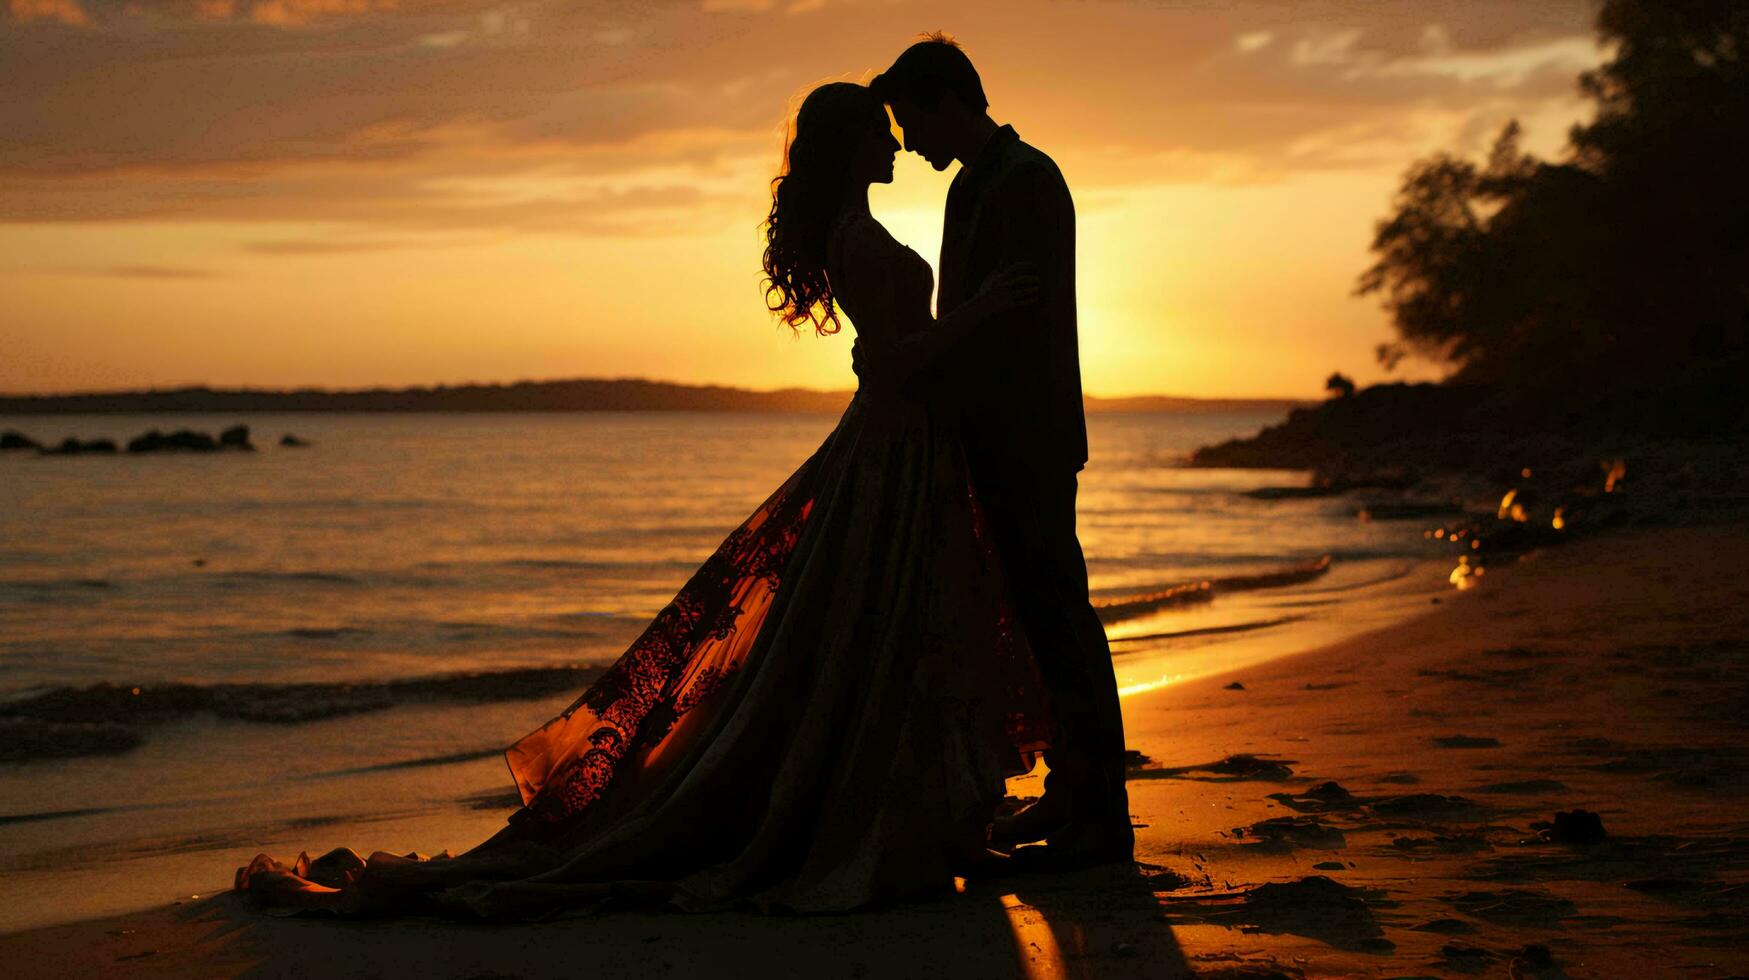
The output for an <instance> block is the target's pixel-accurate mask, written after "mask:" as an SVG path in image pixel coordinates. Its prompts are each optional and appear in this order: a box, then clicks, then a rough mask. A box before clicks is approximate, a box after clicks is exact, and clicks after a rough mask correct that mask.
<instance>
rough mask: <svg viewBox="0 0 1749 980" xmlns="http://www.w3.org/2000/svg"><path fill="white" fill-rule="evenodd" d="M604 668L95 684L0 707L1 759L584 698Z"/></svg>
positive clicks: (40, 694)
mask: <svg viewBox="0 0 1749 980" xmlns="http://www.w3.org/2000/svg"><path fill="white" fill-rule="evenodd" d="M601 671H602V668H601V667H593V666H578V665H570V666H562V667H526V668H519V669H514V670H500V671H485V672H478V673H465V674H442V675H437V676H432V677H414V678H404V679H399V680H389V681H376V682H363V683H351V684H339V683H332V684H328V683H302V684H296V683H293V684H156V685H142V686H129V685H122V684H96V685H92V686H90V687H79V688H73V687H61V688H54V689H52V690H48V691H41V692H37V693H33V694H29V695H26V696H23V697H20V698H16V699H14V700H11V701H9V702H6V703H3V704H0V762H28V761H36V760H45V759H56V758H70V757H74V756H85V755H108V754H114V753H118V752H125V751H127V750H129V749H132V748H135V747H136V746H138V745H140V744H141V743H142V742H144V741H145V732H146V729H148V728H150V727H152V726H155V725H161V724H164V723H167V722H170V721H174V720H177V719H181V718H187V717H190V716H192V715H200V714H205V715H212V716H214V717H218V718H225V719H230V720H234V721H246V722H259V723H269V724H297V723H301V722H310V721H319V720H322V719H325V718H336V717H340V716H343V715H353V714H360V713H363V712H367V711H380V710H383V709H385V708H390V707H394V706H396V705H400V704H409V703H416V702H429V701H449V702H461V703H474V704H479V703H486V702H492V701H518V700H528V699H533V698H541V697H546V696H549V695H553V694H558V693H562V692H565V691H578V692H581V691H582V690H583V689H584V688H586V687H587V686H588V685H589V684H590V683H591V682H593V681H594V680H595V679H596V678H597V677H599V676H600V675H601Z"/></svg>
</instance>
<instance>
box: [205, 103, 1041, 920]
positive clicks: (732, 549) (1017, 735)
mask: <svg viewBox="0 0 1749 980" xmlns="http://www.w3.org/2000/svg"><path fill="white" fill-rule="evenodd" d="M898 150H899V146H898V143H897V142H896V141H895V140H894V139H893V136H892V132H891V129H890V126H889V123H888V120H887V114H886V109H885V107H884V106H883V105H882V104H881V103H880V102H879V100H878V99H876V98H875V97H874V96H873V95H871V94H870V93H869V91H868V90H867V89H866V88H864V87H862V86H860V85H852V84H846V83H834V84H828V85H825V86H822V87H820V88H818V89H816V90H815V91H813V92H812V93H810V94H809V96H808V97H807V99H806V100H805V101H804V102H803V104H802V106H801V109H800V110H799V112H798V113H797V116H796V120H795V126H794V133H793V137H792V139H791V140H790V143H789V145H788V147H787V148H786V158H787V160H786V163H787V166H786V171H785V172H784V173H783V174H782V175H780V176H779V177H778V178H777V179H776V180H775V181H774V182H773V204H772V209H771V214H770V217H769V221H768V223H767V230H766V234H767V246H768V247H767V250H766V254H765V263H764V264H765V269H766V273H767V276H768V279H769V283H770V286H769V290H768V294H767V295H768V300H769V305H770V306H771V308H772V309H773V310H774V312H777V313H779V314H780V315H781V316H782V317H783V318H784V320H785V321H786V322H787V323H788V324H789V325H791V326H792V327H799V326H801V325H803V324H808V325H811V326H813V327H814V329H816V330H817V331H818V332H820V333H822V334H825V333H832V332H835V331H836V330H837V327H838V317H837V311H838V309H839V308H840V307H842V309H843V310H844V311H845V312H847V313H848V314H849V315H850V316H851V317H852V318H853V323H854V325H855V328H856V331H857V335H858V339H859V341H860V343H861V346H862V355H863V356H862V364H861V374H862V383H861V387H860V388H859V390H858V391H857V393H856V396H855V398H854V399H853V400H852V402H851V404H850V406H849V407H848V408H847V409H846V410H845V412H844V415H843V417H842V418H841V419H840V420H839V422H838V425H837V427H836V428H835V429H834V430H833V432H832V434H831V435H830V436H828V437H827V439H826V441H825V442H824V443H823V444H822V445H821V446H820V448H819V450H818V451H816V452H815V453H814V455H813V456H812V457H811V458H809V459H808V461H807V462H805V463H803V464H802V466H801V468H800V469H798V470H796V471H795V473H794V474H793V475H791V476H790V478H789V479H788V480H786V481H784V483H783V485H782V486H780V487H778V488H777V491H776V492H775V493H773V494H772V495H771V496H770V497H769V498H768V499H767V500H766V501H765V502H764V503H763V504H762V505H760V507H759V509H758V510H756V511H755V512H754V513H753V514H752V516H750V517H748V518H747V520H746V521H745V522H744V523H743V524H742V525H741V526H740V527H738V528H737V529H736V530H735V531H734V532H733V533H732V534H730V535H729V537H728V538H727V540H725V541H724V542H723V544H722V545H721V547H719V548H718V549H717V551H716V552H715V553H714V554H712V555H711V557H710V558H709V559H707V560H706V561H705V562H704V564H703V565H702V566H701V567H700V568H699V569H698V571H697V572H696V573H695V574H694V575H693V576H692V578H691V580H690V581H688V582H687V583H686V585H685V587H684V588H682V589H681V591H680V593H679V594H678V595H677V596H675V598H674V600H673V602H672V603H670V604H669V605H668V606H667V607H665V608H664V609H663V610H662V611H661V612H660V613H659V614H658V615H657V616H656V618H655V619H654V621H652V622H651V623H650V625H649V627H648V628H647V629H646V630H645V632H644V633H643V634H642V635H641V636H640V637H639V638H638V639H637V641H636V642H634V643H633V644H632V646H631V648H630V649H628V650H627V651H626V653H625V654H624V655H622V656H621V657H620V659H619V660H618V661H617V662H615V663H614V664H613V666H612V667H611V668H609V669H608V670H607V672H606V673H605V674H604V675H603V676H602V677H601V678H600V679H599V680H598V681H596V682H595V684H593V685H592V686H591V687H590V688H589V689H588V690H587V691H586V692H584V694H583V695H582V697H580V698H579V699H578V700H577V701H576V702H575V703H574V704H572V705H571V707H570V708H568V709H566V711H565V712H564V713H563V714H561V715H560V716H559V717H557V718H554V719H553V720H552V721H550V722H548V723H547V724H546V725H544V726H542V727H541V728H540V729H539V730H537V731H535V732H534V733H532V734H530V735H528V736H527V737H525V738H523V739H522V740H521V741H519V742H517V743H516V744H515V745H514V746H512V747H511V748H510V749H509V750H508V751H507V752H506V757H507V759H508V761H509V764H510V769H511V772H512V774H513V776H514V778H515V781H516V785H517V788H518V789H519V790H520V792H521V795H522V800H523V803H524V806H523V808H522V809H521V810H519V811H517V812H516V813H515V814H514V815H512V817H511V819H510V821H509V824H508V825H507V826H506V827H505V828H504V830H502V831H501V832H500V833H498V834H497V835H496V836H494V837H492V838H491V839H490V840H488V841H486V842H485V843H483V844H481V845H479V846H478V847H476V848H474V849H473V850H470V851H468V852H466V853H464V854H461V855H459V856H456V857H449V856H447V855H440V856H439V857H437V858H434V859H425V858H420V857H419V856H417V855H407V856H397V855H393V854H389V853H386V852H378V853H375V854H372V855H371V856H370V858H369V859H368V860H366V859H362V858H360V857H359V856H358V855H357V854H355V853H354V852H352V851H350V850H346V849H337V850H335V851H333V852H330V853H329V854H327V855H325V856H324V857H322V858H320V859H318V860H316V861H310V860H309V859H308V858H307V857H306V856H304V855H300V856H299V858H298V861H297V862H295V863H294V864H292V865H284V864H281V863H279V862H277V861H274V860H273V859H272V858H270V857H268V856H267V855H261V856H258V857H257V858H256V859H255V860H254V861H253V862H251V864H250V865H249V866H247V867H245V868H241V869H239V870H238V872H237V887H238V888H239V889H240V890H247V891H248V892H249V893H250V895H251V896H252V897H254V898H255V899H256V900H258V901H259V902H260V903H261V904H262V905H264V906H265V907H267V908H268V909H269V910H272V911H279V912H293V911H302V910H310V909H328V910H332V911H337V912H341V913H348V914H367V913H382V912H395V911H422V910H423V911H430V910H446V909H447V910H456V911H462V912H467V913H473V914H477V915H480V916H484V917H489V918H534V917H540V916H543V915H546V914H550V913H553V912H557V911H561V910H566V909H575V908H578V907H581V906H593V905H596V904H598V903H600V902H601V901H603V900H605V899H614V900H618V901H632V902H636V903H638V904H640V905H649V904H654V905H666V906H673V907H679V908H685V909H705V908H719V907H728V906H736V907H743V908H747V907H752V908H759V909H766V910H771V909H782V910H792V911H798V912H835V911H846V910H849V909H853V908H857V907H860V906H864V905H868V904H871V903H876V902H883V901H891V900H903V899H910V898H918V897H924V896H928V895H930V894H934V893H938V892H940V891H941V890H943V889H946V888H949V887H951V882H952V878H953V876H954V875H955V873H956V872H958V873H964V872H965V871H966V870H967V868H968V867H970V866H974V865H975V864H976V863H977V862H978V860H979V859H980V858H981V857H983V856H984V855H985V854H986V853H987V852H985V850H984V843H985V841H986V839H987V834H988V828H989V825H990V822H991V819H992V816H993V812H994V809H995V806H996V804H997V803H998V802H999V801H1000V800H1001V799H1002V797H1003V779H1004V777H1005V776H1008V775H1013V774H1017V773H1019V772H1023V771H1025V770H1026V769H1028V768H1030V767H1031V762H1032V759H1033V758H1034V757H1035V756H1036V753H1037V752H1038V751H1039V750H1041V749H1042V748H1043V747H1044V744H1045V740H1046V737H1047V730H1048V722H1047V718H1046V715H1045V706H1044V705H1043V704H1042V703H1041V701H1040V700H1039V699H1040V697H1041V694H1040V692H1041V691H1042V688H1041V686H1040V685H1039V684H1038V682H1037V674H1036V671H1035V668H1034V666H1033V663H1032V659H1031V654H1030V651H1029V650H1028V649H1027V647H1026V645H1025V641H1024V638H1023V637H1021V636H1020V635H1019V634H1018V633H1017V632H1016V631H1015V630H1014V628H1013V625H1012V620H1011V618H1010V617H1009V616H1008V614H1007V612H1006V606H1005V602H1004V597H1003V587H1002V583H1001V575H1000V570H999V569H998V568H997V567H996V565H995V561H994V557H993V553H992V551H991V550H990V549H989V548H988V547H987V546H986V545H985V543H984V541H983V540H981V538H980V533H981V524H980V519H979V517H978V512H977V504H976V501H975V500H974V499H973V497H972V495H971V491H970V484H969V481H968V476H967V471H966V467H965V463H964V460H963V457H962V455H961V451H960V447H959V444H958V442H957V440H956V438H955V434H954V432H952V431H951V430H950V429H949V428H947V427H946V426H945V425H944V422H943V419H944V418H945V417H946V415H945V413H941V412H937V411H936V410H935V409H933V408H932V406H931V403H930V399H929V397H928V396H927V394H926V392H925V390H924V389H923V387H922V386H921V385H913V384H912V383H911V382H912V381H913V379H914V378H915V377H916V376H917V375H918V374H919V372H921V371H923V370H925V369H926V368H927V367H928V366H929V365H930V363H931V362H932V360H933V359H934V357H935V356H936V355H937V354H939V353H940V352H942V351H944V350H946V349H947V348H948V347H951V346H952V345H953V344H954V342H955V341H956V340H958V339H959V338H961V337H964V336H966V335H967V334H968V333H970V332H972V331H975V330H976V329H978V328H979V326H980V325H981V324H982V323H984V322H986V321H988V320H989V319H990V318H991V317H993V316H994V315H996V314H999V313H1001V312H1004V311H1006V310H1009V309H1013V308H1015V307H1017V306H1020V305H1024V304H1026V303H1028V302H1030V301H1031V299H1032V297H1033V295H1034V293H1035V292H1036V288H1037V283H1036V279H1035V278H1034V277H1032V276H1029V275H1027V274H1026V273H1025V270H1021V269H1015V270H1009V271H1008V272H1006V273H1004V274H1002V275H1001V276H998V277H996V281H995V282H993V284H992V286H991V287H990V288H988V289H987V290H986V291H985V292H983V293H981V294H980V295H979V296H978V297H976V298H975V299H973V300H972V301H970V302H969V303H967V304H966V305H965V306H964V307H963V308H961V309H959V310H956V311H954V312H953V313H952V314H951V315H950V316H947V317H944V318H943V319H941V320H940V321H936V320H934V318H933V317H932V316H931V314H930V294H931V292H932V288H933V282H932V276H931V272H930V267H929V264H928V263H927V262H925V261H924V260H923V259H922V258H921V257H920V256H918V255H917V254H916V253H915V252H913V251H911V250H910V249H908V248H906V247H904V246H903V245H900V244H899V243H898V242H897V241H895V240H894V239H893V238H892V237H891V236H890V235H888V234H887V233H886V230H885V229H884V228H882V227H881V225H880V224H879V223H878V222H876V221H875V220H874V219H873V218H872V217H871V216H870V215H869V212H868V187H869V185H870V184H871V183H876V182H888V181H891V180H892V174H893V169H892V168H893V158H894V156H895V155H896V154H897V152H898Z"/></svg>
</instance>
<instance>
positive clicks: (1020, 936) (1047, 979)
mask: <svg viewBox="0 0 1749 980" xmlns="http://www.w3.org/2000/svg"><path fill="white" fill-rule="evenodd" d="M1002 909H1003V911H1004V912H1006V913H1007V914H1008V927H1009V928H1010V929H1012V930H1013V931H1014V951H1015V953H1016V954H1017V955H1018V956H1019V957H1020V969H1021V975H1022V976H1024V977H1026V978H1027V980H1060V978H1064V977H1067V976H1068V975H1069V973H1068V970H1067V969H1066V964H1065V963H1064V962H1063V951H1062V949H1061V948H1059V947H1058V946H1057V937H1056V934H1055V933H1053V932H1051V924H1050V923H1049V922H1047V921H1045V917H1044V916H1043V915H1041V914H1039V911H1038V909H1035V908H1033V907H1032V906H1030V905H1028V904H1026V903H1025V902H1022V901H1021V900H1020V897H1019V896H1018V895H1004V896H1002ZM1076 931H1077V932H1078V931H1079V929H1078V928H1077V930H1076Z"/></svg>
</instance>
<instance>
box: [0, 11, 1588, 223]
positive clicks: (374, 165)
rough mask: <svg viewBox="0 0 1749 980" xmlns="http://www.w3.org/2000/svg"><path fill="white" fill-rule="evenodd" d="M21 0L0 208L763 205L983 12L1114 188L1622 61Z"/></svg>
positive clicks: (1429, 117)
mask: <svg viewBox="0 0 1749 980" xmlns="http://www.w3.org/2000/svg"><path fill="white" fill-rule="evenodd" d="M9 3H10V4H11V10H12V11H13V16H14V22H0V63H4V64H6V65H7V87H8V92H9V95H12V96H14V97H13V98H10V99H8V100H4V101H3V102H0V134H3V135H0V215H3V216H4V217H3V218H0V220H10V221H102V220H137V219H143V218H159V219H163V218H176V217H186V218H191V219H192V218H199V219H211V220H221V221H267V220H284V219H286V218H288V217H291V218H297V219H300V220H318V221H333V222H336V223H339V224H343V225H347V226H351V227H356V228H362V229H365V230H367V231H368V230H369V229H380V230H382V231H384V232H385V236H384V237H388V238H397V237H398V236H399V235H400V233H401V232H403V231H405V230H407V229H425V230H430V229H469V228H472V229H480V230H502V229H530V228H535V229H543V230H557V229H564V230H568V231H570V232H572V233H577V234H603V235H621V234H666V233H668V232H669V230H671V229H681V228H686V227H689V226H690V225H695V224H697V223H699V222H710V221H746V220H748V215H749V214H757V213H762V208H761V207H760V200H761V198H762V197H763V195H764V193H765V183H766V181H767V180H768V179H769V176H770V171H771V170H772V169H773V168H774V167H775V165H776V162H777V157H778V150H779V147H780V140H781V136H780V132H781V125H782V121H783V120H782V116H783V114H784V112H785V111H786V106H788V105H789V104H790V103H791V101H792V99H793V97H794V96H795V94H796V93H797V92H799V91H801V90H803V89H805V88H806V87H809V86H810V85H812V84H814V83H816V82H818V81H819V80H822V79H827V78H838V77H851V78H857V77H861V75H862V73H864V72H866V71H869V70H871V69H879V68H881V67H884V66H885V64H886V63H887V62H888V61H890V59H891V57H892V56H893V55H894V54H895V53H896V52H897V51H898V50H899V49H901V48H902V47H903V45H904V44H905V43H908V41H909V40H910V39H911V38H912V37H913V36H914V35H915V34H916V32H917V31H918V30H919V29H920V28H923V27H935V26H938V25H940V26H947V27H950V28H953V29H955V30H957V31H959V33H960V36H961V38H962V40H964V41H966V42H967V44H968V46H969V50H970V51H971V53H972V55H973V57H974V59H976V61H977V63H978V64H979V65H980V68H981V69H982V71H983V73H984V76H985V82H986V88H987V89H988V90H989V92H990V93H991V99H992V102H993V111H995V112H996V113H997V115H998V117H999V118H1002V119H1004V120H1005V121H1009V120H1012V121H1015V122H1016V123H1017V125H1018V126H1019V128H1021V129H1022V130H1023V132H1024V133H1025V135H1026V136H1027V137H1028V138H1029V139H1033V140H1034V141H1036V142H1039V143H1040V144H1041V145H1043V146H1045V147H1046V148H1047V149H1050V150H1051V151H1052V152H1053V154H1054V155H1056V156H1057V157H1058V159H1059V161H1061V162H1063V163H1064V165H1065V168H1066V169H1068V170H1069V171H1070V172H1071V175H1072V177H1073V178H1074V180H1075V182H1076V186H1077V188H1087V189H1089V190H1091V189H1093V188H1096V187H1099V186H1114V187H1115V186H1123V185H1128V184H1136V183H1159V182H1173V181H1184V180H1213V181H1227V182H1233V181H1250V180H1275V179H1281V178H1282V177H1284V176H1286V175H1289V174H1292V173H1295V172H1304V171H1308V170H1320V169H1340V168H1352V167H1377V166H1401V165H1402V164H1406V163H1407V161H1408V159H1409V158H1410V157H1412V156H1413V155H1415V154H1417V153H1420V152H1424V151H1425V150H1426V149H1427V148H1429V147H1430V146H1432V145H1434V142H1433V141H1435V140H1438V139H1442V138H1446V137H1448V136H1449V135H1450V134H1452V133H1454V132H1456V133H1462V132H1469V131H1471V130H1477V131H1480V130H1487V129H1490V128H1492V127H1493V126H1494V125H1495V123H1496V122H1497V121H1501V120H1503V119H1504V118H1505V117H1507V116H1510V115H1514V114H1537V113H1543V114H1548V107H1549V106H1550V105H1554V104H1561V103H1564V102H1571V101H1572V100H1573V98H1574V94H1573V93H1574V86H1573V76H1574V75H1575V74H1576V73H1577V71H1578V70H1579V69H1580V68H1582V67H1584V66H1585V65H1586V58H1587V56H1588V55H1589V56H1590V57H1592V58H1595V57H1596V52H1595V51H1594V50H1593V49H1592V48H1591V47H1590V41H1589V20H1590V16H1591V9H1590V6H1589V3H1588V0H1546V2H1540V3H1537V4H1523V3H1519V2H1516V0H1466V2H1463V3H1456V2H1454V3H1447V4H1443V5H1441V6H1440V7H1438V8H1436V10H1437V17H1434V16H1431V15H1430V14H1429V8H1427V6H1426V5H1422V4H1411V3H1379V4H1352V3H1338V2H1334V0H1301V2H1295V3H1287V2H1283V0H1250V2H1247V3H1234V4H1227V5H1209V4H1179V5H1171V6H1168V5H1163V4H1138V3H1132V2H1109V3H1102V4H1077V5H1059V4H1052V3H1046V2H1043V0H1005V2H1001V3H998V2H995V0H963V2H961V3H957V4H945V5H944V4H940V3H925V2H922V0H898V2H892V3H882V4H849V3H843V4H833V5H832V6H831V7H830V10H831V11H832V16H831V19H830V21H831V22H830V25H828V26H823V21H822V18H820V17H814V16H807V17H793V16H788V15H787V14H786V11H789V10H791V9H792V8H794V7H795V4H793V3H789V2H786V3H784V4H778V3H762V2H750V0H649V2H644V3H638V4H627V3H624V2H619V0H173V2H165V3H161V4H149V5H147V4H132V3H109V2H104V3H102V4H101V5H99V4H98V2H97V0H91V2H89V3H88V4H87V6H86V7H85V8H81V7H78V6H74V5H73V0H53V2H51V0H9ZM21 5H28V6H29V7H30V8H31V9H32V10H33V11H36V10H39V9H40V10H47V9H49V8H50V7H55V8H56V9H60V8H65V9H67V10H73V11H82V12H84V13H89V14H90V16H89V18H88V23H87V24H86V26H84V27H83V28H82V29H80V30H77V31H68V30H66V29H65V24H66V23H67V21H66V20H65V18H64V17H62V18H58V19H57V18H55V17H54V16H52V15H48V14H41V15H37V14H33V15H32V16H31V18H29V19H26V18H25V17H23V16H20V14H19V13H18V11H19V10H20V9H21ZM707 10H708V11H713V12H712V13H711V15H710V16H700V14H701V13H705V12H707ZM1041 37H1050V38H1052V39H1053V43H1052V44H1051V45H1049V46H1044V47H1041V46H1040V45H1039V44H1038V43H1037V42H1038V39H1039V38H1041ZM124 79H125V81H123V80H124Z"/></svg>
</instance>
